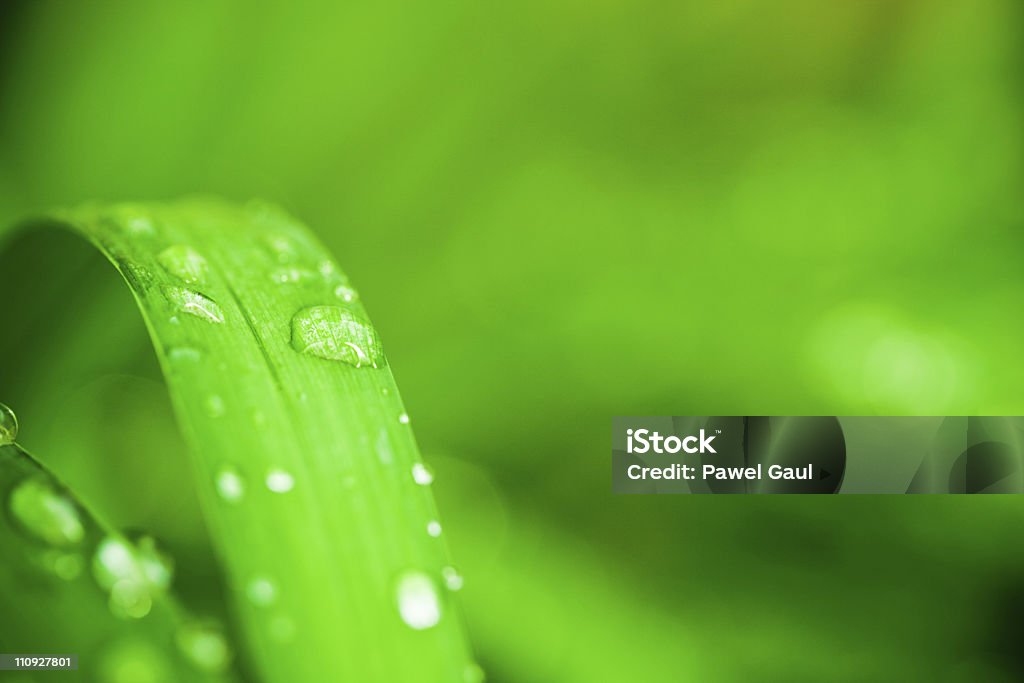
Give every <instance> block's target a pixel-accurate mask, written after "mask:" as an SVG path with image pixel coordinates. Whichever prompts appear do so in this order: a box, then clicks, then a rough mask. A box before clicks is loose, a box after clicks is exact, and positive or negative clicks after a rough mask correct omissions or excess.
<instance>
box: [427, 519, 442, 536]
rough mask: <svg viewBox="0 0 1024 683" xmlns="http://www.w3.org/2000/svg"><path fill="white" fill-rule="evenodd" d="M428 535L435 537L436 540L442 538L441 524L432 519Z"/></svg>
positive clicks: (428, 526) (428, 527)
mask: <svg viewBox="0 0 1024 683" xmlns="http://www.w3.org/2000/svg"><path fill="white" fill-rule="evenodd" d="M427 533H428V534H430V535H431V536H433V537H434V538H437V537H438V536H440V535H441V523H440V522H438V521H437V520H436V519H432V520H430V521H429V522H427Z"/></svg>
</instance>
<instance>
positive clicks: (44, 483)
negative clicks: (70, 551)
mask: <svg viewBox="0 0 1024 683" xmlns="http://www.w3.org/2000/svg"><path fill="white" fill-rule="evenodd" d="M8 505H9V507H10V510H11V514H12V515H13V516H14V518H15V519H17V520H18V522H19V523H20V524H21V526H23V527H24V528H25V529H26V530H27V531H29V532H30V533H31V534H32V535H34V536H36V537H37V538H39V539H41V540H43V541H45V542H46V543H49V544H50V545H54V546H69V545H75V544H77V543H81V541H82V539H83V538H84V537H85V527H83V526H82V519H81V515H80V513H79V511H78V507H77V506H76V505H75V503H74V502H73V501H72V500H71V499H70V498H68V497H67V496H66V495H64V494H63V493H61V492H59V491H58V490H57V489H56V488H55V487H54V485H53V484H51V483H50V481H49V480H47V479H43V478H41V477H35V478H32V479H26V480H25V481H23V482H22V483H21V484H19V485H18V486H17V487H16V488H15V489H14V490H13V491H12V492H11V497H10V500H9V501H8Z"/></svg>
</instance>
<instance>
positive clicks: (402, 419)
mask: <svg viewBox="0 0 1024 683" xmlns="http://www.w3.org/2000/svg"><path fill="white" fill-rule="evenodd" d="M398 421H399V422H400V423H402V424H404V425H407V424H409V415H408V414H407V413H402V414H401V415H399V416H398Z"/></svg>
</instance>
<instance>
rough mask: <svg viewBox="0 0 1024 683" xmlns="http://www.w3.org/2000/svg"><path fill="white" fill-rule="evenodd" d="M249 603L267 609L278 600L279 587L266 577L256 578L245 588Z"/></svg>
mask: <svg viewBox="0 0 1024 683" xmlns="http://www.w3.org/2000/svg"><path fill="white" fill-rule="evenodd" d="M245 594H246V596H248V598H249V602H251V603H252V604H254V605H256V606H257V607H267V606H269V605H272V604H273V603H274V601H275V600H277V587H276V586H275V585H274V583H273V582H272V581H271V580H270V579H268V578H266V577H262V576H259V577H256V578H254V579H253V580H252V581H250V582H249V584H248V585H247V586H246V587H245Z"/></svg>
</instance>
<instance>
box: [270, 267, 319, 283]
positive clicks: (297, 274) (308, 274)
mask: <svg viewBox="0 0 1024 683" xmlns="http://www.w3.org/2000/svg"><path fill="white" fill-rule="evenodd" d="M316 277H317V275H316V273H314V272H313V271H310V270H305V269H304V268H294V267H290V268H278V269H277V270H275V271H274V272H272V273H271V274H270V279H271V280H273V281H274V282H276V283H277V284H279V285H285V284H298V283H300V282H308V281H310V280H313V279H315V278H316Z"/></svg>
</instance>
